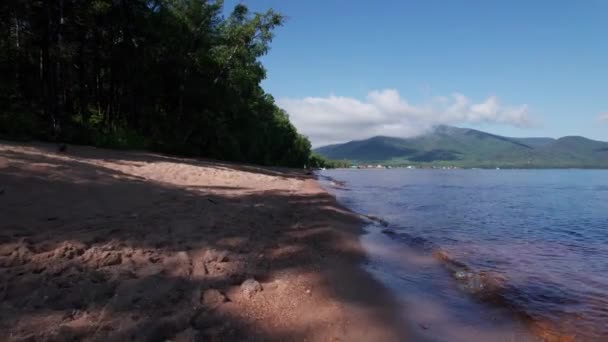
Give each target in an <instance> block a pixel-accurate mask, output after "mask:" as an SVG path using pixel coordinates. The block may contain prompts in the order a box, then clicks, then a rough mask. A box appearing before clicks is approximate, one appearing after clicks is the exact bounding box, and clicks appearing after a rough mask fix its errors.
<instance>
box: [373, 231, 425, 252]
mask: <svg viewBox="0 0 608 342" xmlns="http://www.w3.org/2000/svg"><path fill="white" fill-rule="evenodd" d="M382 233H383V234H385V235H388V236H390V237H391V238H393V239H396V240H399V241H401V242H404V243H405V244H407V245H408V246H410V247H415V248H420V249H422V250H425V251H431V250H433V248H434V246H435V245H434V244H433V243H432V242H431V241H429V240H427V239H425V238H422V237H418V236H414V235H411V234H408V233H404V232H398V231H396V230H394V229H383V230H382Z"/></svg>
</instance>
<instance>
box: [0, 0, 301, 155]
mask: <svg viewBox="0 0 608 342" xmlns="http://www.w3.org/2000/svg"><path fill="white" fill-rule="evenodd" d="M222 7H223V4H222V2H221V1H216V2H210V1H204V0H156V1H144V0H93V1H80V0H46V1H33V0H4V1H2V2H1V4H0V16H1V17H0V76H1V78H0V136H4V137H11V138H34V139H43V140H50V141H63V142H72V143H81V144H94V145H98V146H108V147H117V148H121V147H122V148H150V149H155V150H158V151H163V152H170V153H178V154H186V155H196V156H203V157H209V158H218V159H227V160H234V161H246V162H254V163H259V164H266V165H286V166H296V167H302V166H303V165H305V164H307V163H308V162H309V158H310V143H309V141H308V139H306V138H305V137H303V136H301V135H299V134H298V133H297V131H296V129H295V128H294V127H293V126H292V125H291V123H290V122H289V118H288V117H287V114H286V113H285V112H284V111H283V110H281V109H280V108H278V107H277V106H276V105H275V103H274V100H273V98H272V96H270V95H269V94H266V93H265V92H264V91H263V90H262V88H261V86H260V82H261V81H262V80H263V79H264V78H265V74H266V73H265V69H264V67H263V65H262V64H261V63H260V61H259V58H260V57H261V56H262V55H264V54H265V53H267V52H268V49H269V44H270V42H271V40H272V37H273V30H274V29H275V28H276V27H277V26H279V25H281V24H282V22H283V17H282V16H281V15H280V14H278V13H276V12H274V11H272V10H269V11H267V12H265V13H250V12H249V11H248V10H247V8H246V7H245V6H243V5H238V6H236V7H235V8H234V10H233V11H232V13H231V14H230V15H229V16H227V17H224V16H223V15H222Z"/></svg>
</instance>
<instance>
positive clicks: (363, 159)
mask: <svg viewBox="0 0 608 342" xmlns="http://www.w3.org/2000/svg"><path fill="white" fill-rule="evenodd" d="M316 153H318V154H320V155H321V156H324V157H326V158H333V159H342V160H348V161H350V162H352V163H355V164H358V163H382V164H390V165H421V166H432V165H438V166H440V165H443V166H460V167H491V168H494V167H514V168H608V142H602V141H595V140H591V139H587V138H584V137H573V136H571V137H563V138H559V139H553V138H511V137H503V136H500V135H495V134H491V133H486V132H482V131H478V130H474V129H468V128H458V127H452V126H437V127H435V128H434V129H433V130H431V131H429V132H426V133H425V134H421V135H418V136H415V137H409V138H393V137H383V136H377V137H372V138H369V139H366V140H358V141H350V142H347V143H344V144H336V145H329V146H324V147H319V148H318V149H316Z"/></svg>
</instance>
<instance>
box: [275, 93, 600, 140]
mask: <svg viewBox="0 0 608 342" xmlns="http://www.w3.org/2000/svg"><path fill="white" fill-rule="evenodd" d="M277 103H278V105H279V106H280V107H282V108H283V109H285V110H286V111H287V113H289V116H290V118H291V121H292V122H293V124H294V125H295V126H296V128H297V129H298V131H300V132H301V133H303V134H305V135H307V136H308V137H309V138H310V140H311V141H312V144H313V146H315V147H316V146H322V145H326V144H331V143H338V142H345V141H349V140H353V139H365V138H369V137H371V136H375V135H388V136H397V137H407V136H414V135H417V134H420V133H423V132H424V131H426V130H428V129H429V128H430V127H432V126H434V125H438V124H480V123H498V124H505V125H511V126H516V127H528V126H530V125H531V120H530V118H529V116H528V107H527V106H526V105H520V106H505V105H502V104H501V103H500V102H499V101H498V98H497V97H496V96H491V97H488V98H487V99H485V100H484V101H482V102H479V103H474V102H472V101H471V100H470V99H469V98H467V97H466V96H464V95H462V94H458V93H455V94H452V95H450V96H439V97H435V98H433V99H432V100H431V101H429V102H427V103H423V104H419V105H413V104H410V103H409V102H408V101H407V100H406V99H404V98H402V97H401V95H399V92H398V91H397V90H395V89H383V90H374V91H371V92H369V93H368V94H367V97H366V99H365V100H363V101H362V100H358V99H355V98H351V97H343V96H335V95H331V96H329V97H305V98H301V99H297V98H282V99H279V100H277ZM607 119H608V118H607Z"/></svg>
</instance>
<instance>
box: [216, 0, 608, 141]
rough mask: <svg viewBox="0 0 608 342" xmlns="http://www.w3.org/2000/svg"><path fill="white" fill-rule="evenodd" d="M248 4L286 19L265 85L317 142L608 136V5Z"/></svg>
mask: <svg viewBox="0 0 608 342" xmlns="http://www.w3.org/2000/svg"><path fill="white" fill-rule="evenodd" d="M240 2H242V3H244V4H246V5H247V6H248V7H249V8H250V9H252V10H256V11H262V10H265V9H267V8H274V9H275V10H277V11H279V12H281V13H283V14H284V15H286V16H287V21H286V23H285V25H284V26H283V27H281V28H280V29H278V30H277V32H276V37H275V40H274V41H273V43H272V49H271V51H270V53H269V54H268V55H267V56H265V57H264V58H263V62H264V65H265V66H266V68H267V71H268V78H267V80H265V81H264V83H263V86H264V88H265V89H266V91H268V92H269V93H271V94H272V95H273V96H274V97H275V99H277V102H278V103H279V105H281V106H282V107H284V108H285V109H287V110H288V112H289V114H290V116H291V118H292V121H293V122H294V124H295V125H296V127H298V129H299V130H300V131H302V132H303V133H305V134H307V135H309V136H310V137H311V140H312V141H313V144H314V145H320V144H325V143H331V142H339V141H343V140H349V139H351V138H353V139H356V138H364V137H366V136H368V135H375V134H387V135H403V136H406V135H412V134H416V133H417V132H420V131H421V130H424V129H426V127H428V126H429V125H432V124H437V123H447V124H454V125H457V126H466V127H474V128H478V129H482V130H487V131H490V132H493V133H498V134H503V135H510V136H551V137H559V136H564V135H584V136H587V137H590V138H594V139H599V140H608V117H606V118H605V120H602V119H601V117H602V116H603V114H605V113H608V1H603V0H595V1H594V0H580V1H579V0H571V1H560V0H554V1H548V0H534V1H530V0H528V1H519V0H510V1H507V0H502V1H498V0H496V1H492V0H485V1H481V0H477V1H473V0H470V1H465V0H462V1H456V0H424V1H423V0H420V1H378V2H374V1H337V0H335V1H331V0H326V1H316V0H307V1H290V0H289V1H287V0H246V1H240ZM236 3H237V1H226V7H227V8H231V7H233V6H234V4H236Z"/></svg>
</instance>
